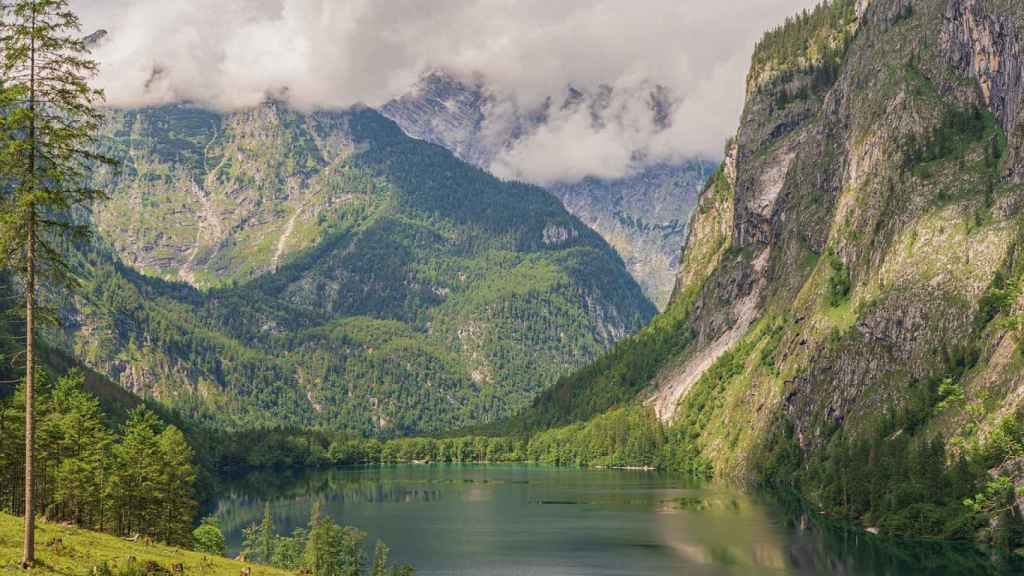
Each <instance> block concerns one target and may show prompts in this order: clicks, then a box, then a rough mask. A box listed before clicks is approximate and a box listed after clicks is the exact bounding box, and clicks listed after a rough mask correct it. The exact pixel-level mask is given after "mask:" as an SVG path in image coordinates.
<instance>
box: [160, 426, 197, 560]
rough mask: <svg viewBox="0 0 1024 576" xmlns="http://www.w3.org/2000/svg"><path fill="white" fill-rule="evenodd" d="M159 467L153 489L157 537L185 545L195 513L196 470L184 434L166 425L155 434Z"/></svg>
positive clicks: (190, 449) (164, 540)
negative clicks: (156, 489)
mask: <svg viewBox="0 0 1024 576" xmlns="http://www.w3.org/2000/svg"><path fill="white" fill-rule="evenodd" d="M157 445H158V446H159V453H160V461H161V466H162V468H161V470H160V476H159V488H158V491H157V496H158V499H159V500H158V501H159V506H160V519H159V521H158V526H159V531H160V534H159V538H160V540H162V541H163V542H167V543H169V544H175V545H179V546H188V545H189V544H190V543H191V541H192V535H191V530H192V519H193V517H194V516H195V512H196V501H195V498H194V496H193V494H194V492H195V482H196V470H195V466H194V465H193V463H192V460H193V456H194V454H193V452H192V447H191V446H189V445H188V441H187V440H186V439H185V435H184V434H182V433H181V430H178V429H177V428H176V427H174V426H168V427H167V428H165V429H164V431H163V432H161V433H160V435H159V436H158V437H157Z"/></svg>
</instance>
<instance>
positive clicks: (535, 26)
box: [72, 0, 815, 182]
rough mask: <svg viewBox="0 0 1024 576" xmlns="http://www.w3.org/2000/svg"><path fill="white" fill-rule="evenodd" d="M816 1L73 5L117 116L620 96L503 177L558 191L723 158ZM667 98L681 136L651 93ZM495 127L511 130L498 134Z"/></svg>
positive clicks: (558, 129) (243, 0) (133, 1)
mask: <svg viewBox="0 0 1024 576" xmlns="http://www.w3.org/2000/svg"><path fill="white" fill-rule="evenodd" d="M814 3H815V0H726V1H712V0H633V1H627V0H517V1H513V0H429V1H424V0H170V1H169V0H73V2H72V4H73V6H74V8H75V9H76V10H77V11H78V12H79V13H80V14H81V16H82V20H83V27H84V29H85V31H86V32H91V31H92V30H94V29H98V28H104V29H106V30H108V31H109V32H110V36H109V37H108V39H107V40H106V41H105V42H104V43H102V44H101V45H100V46H98V47H97V48H96V50H95V52H94V56H95V57H96V58H97V59H98V60H99V61H100V63H101V72H100V76H99V78H98V79H97V82H98V84H99V85H100V86H101V87H102V88H104V90H105V91H106V94H107V100H108V102H109V103H110V104H111V105H114V106H119V107H127V106H140V105H153V104H162V103H168V102H175V101H191V102H195V103H199V104H202V105H206V106H210V107H214V108H218V109H235V108H240V107H247V106H253V105H256V104H258V103H259V102H261V101H262V100H263V99H264V98H266V97H267V96H268V95H275V96H285V97H287V98H288V100H289V101H290V102H291V103H292V104H293V105H295V106H297V107H299V108H304V109H309V108H336V107H347V106H350V105H353V104H355V103H365V104H368V105H371V106H377V105H381V104H383V103H384V102H386V101H388V100H389V99H391V98H393V97H395V96H398V95H401V94H402V93H404V92H406V91H407V90H409V88H410V86H412V85H413V84H414V83H415V82H416V81H417V79H418V78H420V77H421V76H422V74H423V73H424V72H425V71H427V70H431V69H438V68H441V69H445V70H449V71H451V72H452V73H455V74H462V75H466V76H467V77H468V76H469V75H472V74H478V75H480V76H482V77H483V78H485V79H486V82H487V83H488V86H489V87H490V89H491V90H493V91H494V93H497V94H501V95H502V97H503V98H504V99H506V100H507V104H508V105H509V106H512V107H514V108H517V109H520V110H531V109H535V108H537V107H540V106H542V105H543V103H544V102H545V101H548V100H549V99H550V100H551V101H554V102H559V101H560V100H559V99H560V98H563V97H564V95H565V91H566V89H567V86H573V87H576V88H578V89H580V90H581V91H584V92H586V93H587V94H596V93H598V92H599V91H600V90H601V89H602V87H611V88H612V91H611V97H610V101H609V102H607V103H606V104H607V107H606V108H605V111H604V113H603V114H602V119H603V120H602V122H599V123H594V122H592V121H591V120H592V114H591V113H590V112H589V111H588V110H587V109H586V107H576V108H570V109H566V110H562V109H560V108H558V107H557V106H555V107H552V110H551V112H550V114H549V118H548V122H547V123H546V124H545V125H544V126H542V127H540V128H539V129H537V130H535V131H533V132H532V133H530V134H529V135H528V136H527V137H525V138H523V139H521V140H520V141H518V142H517V143H516V145H515V146H513V147H512V149H510V150H506V151H505V152H504V153H503V154H502V155H501V156H500V157H499V158H496V159H495V163H494V165H493V169H494V170H495V172H496V173H499V174H501V175H505V176H509V177H519V178H523V179H528V180H533V181H538V182H550V181H555V180H566V179H578V178H580V177H582V176H586V175H595V176H609V177H610V176H616V175H622V174H624V173H626V172H628V171H629V170H631V169H634V168H635V167H636V166H637V164H638V163H639V164H643V163H647V162H655V161H666V160H675V159H680V158H685V157H692V156H697V155H700V156H706V157H716V156H719V155H720V154H721V148H722V144H723V141H724V140H725V138H726V137H727V135H728V134H730V133H731V132H732V131H733V130H734V129H735V125H736V122H737V118H738V116H739V112H740V110H741V107H742V104H743V97H744V89H743V87H744V80H745V75H746V70H747V65H748V64H749V59H750V52H751V50H752V48H753V45H754V43H755V41H756V40H757V39H758V38H759V37H760V35H761V34H762V33H763V31H764V30H766V29H767V28H769V27H772V26H774V25H777V24H779V23H780V22H782V21H783V20H784V19H785V17H786V16H788V15H790V14H792V13H794V12H796V11H797V10H799V9H802V8H807V7H810V6H811V5H813V4H814ZM655 86H661V87H663V88H664V89H665V91H666V93H667V94H669V95H670V100H671V108H670V115H669V120H670V121H669V122H668V123H667V124H668V127H667V128H666V127H665V126H664V125H661V124H659V123H657V122H654V120H653V118H652V115H651V114H650V102H649V100H650V90H651V88H652V87H655ZM492 120H493V121H495V122H497V121H498V119H492Z"/></svg>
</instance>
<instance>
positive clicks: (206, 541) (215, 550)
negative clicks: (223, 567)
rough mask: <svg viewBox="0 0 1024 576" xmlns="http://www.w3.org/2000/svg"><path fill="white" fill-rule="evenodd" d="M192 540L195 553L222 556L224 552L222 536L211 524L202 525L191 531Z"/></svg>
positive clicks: (218, 529)
mask: <svg viewBox="0 0 1024 576" xmlns="http://www.w3.org/2000/svg"><path fill="white" fill-rule="evenodd" d="M192 539H193V540H194V541H195V544H194V545H193V548H194V549H195V551H196V552H204V553H206V554H213V555H215V556H223V555H224V552H225V549H226V548H225V545H224V534H223V533H221V531H220V528H218V527H217V526H216V525H215V524H213V523H211V522H203V524H202V525H201V526H200V527H199V528H196V529H195V530H193V531H192Z"/></svg>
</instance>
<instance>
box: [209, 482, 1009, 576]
mask: <svg viewBox="0 0 1024 576" xmlns="http://www.w3.org/2000/svg"><path fill="white" fill-rule="evenodd" d="M318 501H319V502H320V503H321V507H322V510H323V513H325V514H328V515H330V516H331V517H332V518H333V519H334V520H336V521H337V522H338V523H340V524H345V525H350V526H356V527H358V528H360V529H361V530H363V531H365V532H367V533H368V534H369V538H368V543H369V545H370V547H371V550H372V545H373V543H374V542H375V541H376V540H377V539H378V538H379V539H381V540H383V541H384V542H386V543H387V544H388V546H390V547H391V552H392V560H394V561H396V562H401V563H408V564H411V565H413V566H414V567H415V568H416V573H417V574H419V575H421V576H433V575H474V576H582V575H587V576H602V575H608V576H610V575H631V576H645V575H675V574H679V575H745V576H746V575H761V574H764V575H768V574H771V575H783V574H793V575H817V574H822V575H825V574H843V575H848V576H867V575H872V576H873V575H894V576H895V575H900V576H903V575H910V576H913V575H918V574H920V575H925V574H928V575H938V574H951V575H952V574H958V575H959V574H1010V573H1020V572H1015V571H1014V570H1013V568H1009V567H1006V566H1003V565H1000V564H993V563H992V562H990V561H989V560H988V558H987V557H986V556H985V554H983V553H981V552H980V551H978V550H976V549H974V548H973V547H969V546H954V545H948V544H937V543H921V542H918V543H907V542H902V543H900V542H893V541H890V540H887V539H884V538H880V537H876V536H871V535H868V534H865V533H863V532H859V531H850V530H840V529H837V528H829V527H825V526H822V525H821V523H820V522H816V521H813V520H812V519H811V518H810V517H808V516H807V515H806V514H803V513H801V512H800V511H799V510H798V509H793V507H792V506H790V507H786V506H782V505H781V504H779V503H777V502H776V501H774V499H771V498H768V497H765V496H752V495H747V494H743V493H740V492H737V491H733V490H729V489H722V488H716V487H701V486H695V485H692V484H691V483H688V482H687V481H686V480H685V479H682V478H680V477H678V476H674V475H668V474H661V473H657V472H647V471H627V470H579V469H569V468H552V467H540V466H514V465H508V466H458V465H407V466H385V467H365V468H344V469H334V470H311V471H302V472H272V473H269V472H260V473H254V474H251V475H248V476H246V477H244V478H240V479H238V480H237V481H236V482H233V483H232V484H231V485H230V486H228V487H227V489H226V490H225V492H224V496H222V497H221V498H220V500H219V501H218V502H217V504H216V515H217V516H218V517H219V519H220V522H221V527H222V528H223V530H224V532H225V536H226V538H227V540H228V547H229V550H230V551H231V552H232V553H237V552H238V550H239V548H240V547H241V540H242V529H243V528H244V527H245V526H248V525H250V524H252V523H254V522H259V521H260V520H261V518H262V516H263V510H264V506H265V503H267V502H269V503H270V506H271V510H272V511H273V515H274V522H275V528H276V529H277V531H278V532H279V533H281V534H287V533H290V532H291V531H292V529H293V528H296V527H302V526H305V525H306V524H307V523H308V521H309V515H310V511H311V510H312V508H313V505H314V503H315V502H318ZM1016 568H1017V569H1019V568H1020V566H1017V567H1016Z"/></svg>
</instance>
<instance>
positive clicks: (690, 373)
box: [647, 250, 768, 422]
mask: <svg viewBox="0 0 1024 576" xmlns="http://www.w3.org/2000/svg"><path fill="white" fill-rule="evenodd" d="M767 263H768V250H765V251H764V252H763V253H762V254H761V255H760V256H759V257H758V258H757V260H756V261H755V262H754V273H755V274H757V275H758V276H760V278H761V280H760V281H759V282H758V283H757V284H756V285H755V286H754V289H753V290H751V292H750V294H748V295H746V296H745V297H743V298H742V299H740V300H739V301H738V302H736V303H735V304H734V305H733V312H734V316H735V317H736V323H735V324H734V325H733V327H732V328H730V329H729V330H727V331H726V332H725V333H724V334H722V335H721V336H719V337H718V339H717V340H715V341H714V342H712V343H711V344H709V345H708V346H706V347H704V348H703V349H701V350H699V351H698V352H697V353H696V354H694V355H693V356H692V357H691V358H690V359H689V360H687V361H686V362H685V363H683V364H682V365H681V366H680V367H678V368H677V369H675V370H673V371H671V372H670V373H669V374H668V375H667V376H665V377H664V378H663V379H662V382H661V383H660V384H659V386H658V390H657V392H655V393H654V395H653V396H651V398H649V399H648V400H647V404H648V405H654V411H655V413H656V414H657V415H658V418H660V419H661V421H662V422H669V421H671V420H672V419H673V417H675V415H676V409H677V408H678V406H679V401H680V400H682V399H683V397H684V396H686V394H687V393H689V392H690V389H692V388H693V385H694V384H696V383H697V380H699V379H700V377H701V376H703V375H704V372H706V371H707V370H708V369H709V368H711V367H712V366H713V365H714V364H715V362H717V361H718V359H719V358H721V357H722V355H723V354H725V353H726V352H727V351H728V350H729V349H730V348H732V347H733V346H734V345H735V344H736V343H737V342H739V341H740V338H743V336H744V335H745V334H746V333H747V330H748V329H749V328H750V326H751V325H752V324H753V323H754V320H756V319H757V313H758V311H757V303H758V300H759V299H760V297H761V289H762V288H763V287H764V283H765V281H764V275H763V274H762V272H763V270H764V268H765V267H766V266H767Z"/></svg>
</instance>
